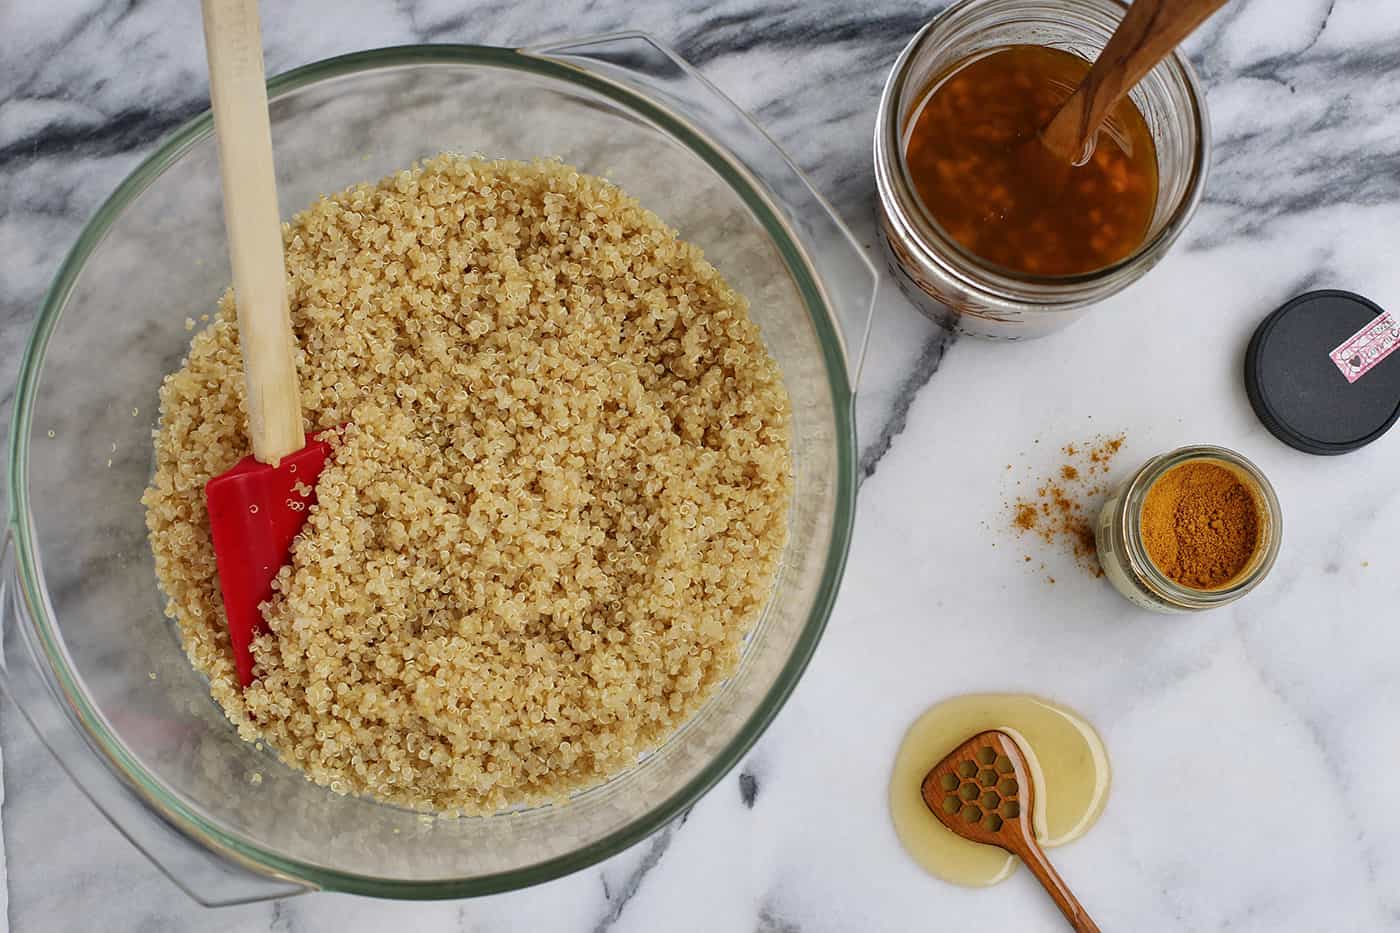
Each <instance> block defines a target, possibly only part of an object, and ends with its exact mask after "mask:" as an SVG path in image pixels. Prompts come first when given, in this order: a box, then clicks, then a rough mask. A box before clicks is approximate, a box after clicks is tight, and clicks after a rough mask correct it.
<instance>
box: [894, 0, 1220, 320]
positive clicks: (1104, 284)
mask: <svg viewBox="0 0 1400 933" xmlns="http://www.w3.org/2000/svg"><path fill="white" fill-rule="evenodd" d="M1126 9H1127V4H1125V3H1121V2H1119V0H962V2H959V3H954V4H953V5H952V6H951V7H949V8H948V9H947V10H945V11H944V12H943V13H942V14H941V15H940V16H939V17H938V18H937V19H935V20H933V22H931V23H929V24H928V25H927V26H925V27H924V28H923V29H922V30H920V31H919V33H918V34H917V35H916V36H915V37H914V39H913V41H911V42H910V43H909V45H908V46H906V47H905V49H904V51H903V53H901V54H900V56H899V59H898V61H896V62H895V65H894V69H893V70H892V71H891V72H890V77H889V80H888V81H887V82H886V84H885V91H884V94H883V95H882V97H881V99H880V109H879V113H878V115H877V117H876V123H875V182H876V188H877V191H878V195H879V220H880V226H881V230H882V234H883V235H882V237H881V240H882V241H883V243H884V247H885V253H886V259H887V261H888V263H889V267H890V271H891V273H892V276H893V278H894V279H895V281H896V282H897V283H898V284H899V287H900V289H901V290H902V291H903V292H904V294H905V295H906V296H907V297H908V298H909V300H910V301H911V302H913V304H914V306H915V307H917V308H918V309H919V310H920V311H922V312H923V313H924V314H926V315H928V316H929V317H931V318H933V319H934V320H936V321H938V322H939V323H941V324H943V325H945V326H949V327H951V328H953V329H955V330H958V331H962V332H964V333H968V334H972V335H975V336H979V337H994V338H1003V339H1018V338H1025V337H1039V336H1043V335H1045V334H1048V333H1051V332H1052V331H1056V330H1059V329H1060V328H1062V327H1064V326H1065V325H1067V324H1069V323H1070V322H1071V321H1074V320H1076V319H1077V318H1078V317H1079V316H1080V315H1081V314H1082V313H1083V312H1084V310H1085V309H1086V308H1088V307H1089V306H1090V305H1092V304H1094V303H1095V302H1098V301H1102V300H1103V299H1105V298H1107V297H1109V296H1110V295H1113V294H1115V293H1117V292H1119V291H1121V290H1122V289H1124V288H1126V287H1127V286H1128V285H1130V284H1132V283H1133V282H1135V281H1137V280H1138V279H1139V278H1141V277H1142V275H1143V274H1144V273H1146V272H1147V270H1148V269H1150V268H1152V267H1153V266H1154V265H1156V263H1157V262H1158V260H1160V259H1161V258H1162V257H1163V256H1164V255H1166V252H1167V250H1168V249H1169V248H1170V247H1171V245H1172V243H1173V242H1174V241H1175V240H1176V238H1177V237H1178V236H1179V235H1180V234H1181V231H1182V230H1183V229H1184V228H1185V226H1186V223H1187V221H1189V220H1190V218H1191V215H1192V213H1194V211H1195V209H1196V204H1197V203H1198V202H1199V201H1200V198H1201V191H1202V189H1203V187H1204V184H1205V178H1206V167H1207V162H1208V160H1209V150H1210V130H1209V125H1208V123H1207V119H1206V112H1205V103H1204V100H1203V99H1202V92H1201V89H1200V86H1199V84H1198V83H1197V80H1196V76H1195V73H1194V72H1193V71H1192V69H1191V66H1190V65H1189V64H1188V63H1187V61H1186V59H1185V58H1184V57H1183V56H1182V55H1181V54H1180V53H1178V52H1173V53H1172V54H1170V55H1168V56H1167V57H1166V58H1165V59H1164V60H1163V61H1162V62H1161V63H1159V64H1158V65H1157V66H1156V67H1155V68H1153V69H1152V71H1150V72H1149V73H1148V74H1147V76H1146V77H1145V78H1143V80H1142V81H1140V82H1139V83H1138V85H1137V86H1136V87H1135V88H1133V90H1132V92H1131V95H1130V96H1131V97H1132V100H1133V103H1135V104H1136V105H1137V108H1138V110H1139V111H1141V113H1142V116H1143V118H1144V119H1145V120H1146V122H1147V126H1148V129H1149V130H1150V131H1151V133H1152V140H1153V143H1154V145H1155V147H1156V152H1157V180H1158V189H1157V202H1156V207H1155V210H1154V213H1153V215H1152V220H1151V223H1150V224H1149V225H1148V230H1147V235H1146V237H1145V238H1144V239H1143V242H1142V244H1141V245H1140V246H1139V247H1138V248H1137V249H1136V250H1135V251H1134V252H1133V253H1131V254H1130V255H1128V256H1127V257H1126V258H1124V259H1122V260H1120V261H1119V262H1116V263H1114V264H1113V265H1110V266H1107V267H1105V268H1102V269H1098V270H1096V271H1093V272H1087V273H1084V274H1081V275H1066V276H1035V275H1029V274H1020V273H1017V274H1012V273H1010V272H1008V271H1007V270H1005V269H1001V268H999V267H996V266H993V265H991V264H988V263H986V262H983V261H982V260H980V259H978V258H977V257H976V256H974V255H972V254H971V253H969V252H968V251H967V250H965V249H963V248H962V247H961V246H960V245H958V243H957V242H956V241H955V240H954V239H953V238H952V237H951V236H949V235H948V234H947V233H945V232H944V231H943V230H942V229H941V228H940V227H939V225H938V223H937V221H935V220H934V219H933V217H932V215H931V214H930V213H929V211H928V210H927V209H926V208H925V207H924V205H923V203H922V201H921V200H920V199H919V196H918V194H917V193H916V191H915V188H914V184H913V181H912V180H911V178H910V175H909V169H908V166H907V164H906V161H905V157H904V152H905V138H906V134H907V133H908V131H909V128H910V126H911V124H912V123H913V120H914V118H915V117H916V116H917V115H918V112H919V110H920V108H921V107H922V105H923V103H924V101H925V100H926V99H927V98H928V96H929V95H930V94H931V93H932V92H933V91H934V90H935V88H936V87H937V85H938V84H939V83H940V82H941V81H942V80H943V79H945V78H947V77H948V76H949V75H950V74H952V73H953V72H955V71H956V70H957V67H958V66H961V65H964V64H966V63H967V62H968V61H970V60H972V59H975V58H977V57H980V56H982V55H985V54H988V53H990V52H992V51H993V50H996V49H999V48H1002V47H1005V46H1009V45H1043V46H1049V47H1051V48H1056V49H1062V50H1065V51H1068V52H1072V53H1074V54H1075V55H1078V56H1079V57H1081V58H1085V59H1089V60H1093V59H1094V58H1095V57H1096V56H1097V55H1098V53H1099V51H1100V50H1101V49H1102V48H1103V47H1104V45H1105V44H1106V43H1107V42H1108V38H1109V36H1110V35H1111V34H1112V33H1113V29H1114V27H1115V26H1117V25H1118V22H1119V21H1120V20H1121V19H1122V18H1123V13H1124V11H1125V10H1126Z"/></svg>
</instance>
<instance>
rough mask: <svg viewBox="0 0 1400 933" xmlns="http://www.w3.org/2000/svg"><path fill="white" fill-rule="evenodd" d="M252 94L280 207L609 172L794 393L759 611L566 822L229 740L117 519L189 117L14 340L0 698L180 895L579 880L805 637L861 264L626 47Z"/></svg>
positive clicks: (730, 118) (676, 71) (671, 812)
mask: <svg viewBox="0 0 1400 933" xmlns="http://www.w3.org/2000/svg"><path fill="white" fill-rule="evenodd" d="M269 87H270V97H271V114H272V134H273V142H274V146H275V149H276V154H277V180H278V186H279V194H280V197H281V207H282V213H283V215H284V216H290V215H291V214H292V213H294V212H295V211H297V210H299V209H301V208H302V207H304V206H306V205H308V204H310V203H311V201H312V200H313V199H315V198H316V197H317V196H318V195H320V194H322V193H324V192H329V191H335V190H339V189H341V188H344V187H346V186H347V185H350V184H352V183H354V182H357V181H361V180H369V179H374V178H378V177H381V176H383V175H385V174H387V173H389V172H391V171H394V170H396V169H399V168H402V167H405V166H407V165H409V164H411V163H412V162H413V161H414V160H416V159H420V158H423V157H425V156H429V155H432V154H435V153H437V152H439V151H442V150H455V151H460V152H481V153H484V154H487V155H490V156H499V157H511V158H528V157H533V156H541V155H548V156H560V157H562V158H563V159H565V160H566V161H568V162H571V163H573V164H575V165H577V166H578V167H580V168H581V169H582V170H583V171H586V172H592V173H596V174H601V175H605V176H607V177H608V178H610V179H611V180H613V181H615V182H616V183H618V184H620V185H621V186H623V187H624V188H625V189H626V190H627V191H629V192H631V193H632V194H633V195H635V196H637V197H638V198H639V199H640V200H641V202H642V203H643V204H645V205H647V206H648V207H650V208H652V209H653V210H655V211H656V212H657V213H658V214H660V215H661V216H662V217H663V218H664V219H665V220H666V221H668V222H669V223H671V224H672V225H674V226H676V227H677V228H678V229H679V230H680V233H681V235H682V236H683V237H684V238H686V239H688V240H690V241H692V242H695V243H697V244H698V245H700V246H701V247H702V248H703V249H704V251H705V253H706V255H707V256H708V257H709V259H710V260H711V261H712V262H713V263H714V264H715V265H716V266H717V267H718V268H719V269H720V270H721V271H722V272H723V273H724V274H725V276H726V277H727V278H728V279H729V281H730V282H731V283H732V284H733V285H734V286H735V287H736V288H737V289H738V290H739V291H741V292H743V293H744V294H746V295H747V296H748V297H749V299H750V301H751V302H752V307H753V315H754V317H755V319H756V320H757V322H758V323H759V325H760V326H761V328H762V332H763V336H764V339H765V341H766V342H767V345H768V347H769V348H770V350H771V352H772V353H773V354H774V356H775V357H776V359H777V361H778V363H779V364H780V365H781V367H782V371H783V375H784V379H785V381H786V383H787V388H788V391H789V392H790V393H791V396H792V401H793V409H794V411H793V454H794V457H793V459H794V468H795V472H796V476H795V495H794V503H793V507H792V512H791V516H790V524H791V540H790V542H789V544H788V546H787V550H786V552H785V554H784V558H783V561H782V566H781V569H780V571H779V575H778V579H777V583H776V587H775V590H774V592H773V595H772V598H771V600H770V601H769V604H768V606H767V607H766V609H765V610H764V612H763V614H762V616H761V618H760V620H759V621H758V623H757V624H756V626H755V627H754V629H753V631H752V633H751V634H750V636H749V637H748V639H747V642H746V645H745V650H744V652H743V657H742V661H741V664H740V667H739V669H738V671H737V672H736V673H735V675H734V676H733V677H731V678H730V679H729V680H728V681H727V682H726V683H724V684H723V685H722V686H721V687H720V689H719V690H718V691H717V692H716V694H715V696H714V697H713V698H712V699H711V700H710V701H709V702H708V703H707V704H706V705H705V706H704V707H703V708H702V709H701V711H700V712H699V713H698V714H697V715H696V716H695V717H694V718H693V719H691V720H690V721H689V722H688V723H686V725H685V726H684V727H682V728H681V729H680V730H679V731H678V732H677V733H676V734H675V735H674V736H672V737H671V738H670V739H669V740H668V741H667V742H666V743H665V744H664V745H662V746H661V747H660V748H658V749H656V750H654V751H653V752H652V753H650V754H649V755H647V756H645V757H644V758H643V759H642V760H641V761H639V762H638V763H637V765H636V766H635V767H633V768H632V769H631V770H629V771H627V772H625V773H624V774H621V775H619V776H618V777H616V778H614V779H613V780H611V781H609V782H608V783H606V784H604V785H602V786H599V787H596V788H593V789H591V790H589V791H587V792H584V793H582V794H579V795H578V796H576V797H574V798H572V799H570V800H569V801H567V802H565V803H562V804H557V805H552V806H545V807H538V808H532V809H528V810H522V811H519V812H511V813H505V814H500V815H495V816H490V817H485V818H472V819H432V818H425V817H423V816H420V815H419V814H417V813H413V812H409V811H407V810H403V809H399V808H396V807H393V806H388V805H384V804H380V803H376V802H374V801H372V800H368V799H362V798H355V797H343V796H337V795H335V794H333V793H331V792H330V791H328V790H326V789H325V788H322V787H319V786H316V785H314V784H311V783H309V782H308V781H306V780H305V779H304V778H303V777H302V775H301V774H300V773H298V772H296V771H293V770H291V769H290V768H287V767H286V766H284V765H282V764H280V763H279V762H278V761H277V760H276V759H275V757H274V756H273V755H272V754H271V753H270V752H269V751H267V750H265V749H262V748H259V747H256V746H254V745H250V744H246V743H244V742H242V741H240V740H239V739H238V737H237V735H236V734H235V733H234V730H233V729H232V728H231V727H230V725H229V724H228V722H227V721H226V720H225V719H224V717H223V714H222V712H221V711H220V709H219V708H218V707H217V706H216V705H215V704H214V702H213V701H212V700H211V699H210V697H209V694H208V691H207V685H206V683H205V681H204V678H203V677H202V676H201V675H199V674H197V673H196V672H195V671H194V670H193V669H192V668H191V667H190V665H189V664H188V663H187V661H186V659H185V656H184V652H183V651H182V650H181V647H180V643H179V639H178V637H177V634H176V631H175V629H174V627H173V624H172V623H171V622H170V621H169V620H167V619H166V618H165V616H164V615H163V613H162V605H163V600H162V597H161V595H160V593H159V591H158V589H157V587H156V582H155V573H154V569H153V564H152V558H151V554H150V550H149V547H148V546H147V542H146V529H145V523H144V521H145V520H144V514H143V510H142V507H141V505H140V502H139V501H138V500H139V498H140V496H141V492H142V490H143V489H144V488H145V486H146V484H147V482H148V480H149V478H150V476H151V472H152V452H151V430H152V427H153V426H154V423H155V422H154V419H155V414H156V391H157V387H158V386H159V384H160V380H161V376H162V375H163V374H165V373H167V372H170V371H171V370H173V369H175V368H176V367H177V366H178V365H179V363H180V359H181V357H182V356H183V355H184V353H185V352H186V349H187V347H188V344H189V339H190V334H189V332H188V330H187V327H186V318H190V317H193V318H196V319H198V318H199V316H200V314H202V313H206V312H210V311H212V310H213V309H214V307H215V302H216V301H217V299H218V297H219V295H220V293H221V292H222V291H223V290H224V289H225V288H226V287H227V286H228V282H229V280H230V275H229V267H228V259H227V254H226V244H225V239H224V228H223V214H222V210H221V204H220V194H219V180H218V164H217V154H216V151H215V145H214V140H213V138H212V127H211V121H210V118H209V115H208V114H207V113H206V114H205V115H203V116H201V117H199V118H197V119H195V120H194V121H192V122H191V123H189V124H188V125H186V126H184V127H183V128H181V129H180V130H178V131H177V132H175V133H174V134H173V135H172V136H171V137H170V139H168V140H167V141H166V142H165V143H164V145H162V146H161V147H160V149H159V150H158V151H157V152H156V153H155V154H154V155H153V156H152V157H151V158H150V159H148V160H147V161H146V162H145V163H143V164H142V165H141V166H140V167H139V168H137V169H136V171H135V172H133V173H132V175H131V176H130V177H129V178H128V179H127V180H126V181H125V182H123V183H122V185H121V186H120V187H119V188H118V189H117V191H116V193H115V194H113V195H112V197H111V198H110V199H109V200H108V201H107V202H106V203H105V204H104V205H103V206H102V208H101V209H100V210H99V211H98V212H97V215H96V216H95V217H94V218H93V219H92V221H91V222H90V223H89V224H88V226H87V228H86V230H84V231H83V234H82V236H81V238H80V239H79V241H78V243H77V245H76V246H75V247H74V248H73V251H72V253H71V254H70V255H69V256H68V257H67V259H66V261H65V262H64V263H63V266H62V268H61V269H60V270H59V273H58V277H57V279H56V280H55V282H54V284H53V287H52V289H51V291H50V292H49V294H48V296H47V298H46V300H45V302H44V305H43V308H42V310H41V311H40V314H39V319H38V322H37V324H36V325H35V327H34V331H33V335H32V337H31V339H30V342H29V345H28V349H27V351H26V353H25V356H24V361H23V365H22V370H21V374H20V379H19V384H18V387H17V390H16V395H15V403H14V405H15V407H14V413H13V421H12V427H11V439H10V456H9V485H8V494H9V509H8V525H7V533H8V539H7V542H6V548H5V558H4V559H5V567H4V569H3V581H4V583H3V586H4V590H3V607H4V614H5V618H4V620H3V625H4V642H3V646H4V670H3V678H0V679H2V680H3V682H4V686H5V689H6V690H7V691H8V692H9V693H10V695H11V696H12V697H13V698H14V700H15V701H16V703H17V705H18V706H19V707H20V708H21V710H22V711H23V712H24V714H25V716H26V717H27V718H28V719H29V720H30V721H31V723H32V724H33V725H34V726H35V728H36V730H37V731H38V733H39V735H40V737H41V738H42V739H43V740H44V742H45V744H47V745H48V746H49V748H50V749H51V750H52V751H53V752H54V754H55V755H56V756H57V757H58V759H59V760H60V761H61V762H62V764H63V766H64V767H65V768H66V769H67V770H68V772H69V773H70V774H71V775H72V776H73V777H74V779H75V780H76V781H77V782H78V784H79V785H80V786H81V787H82V788H83V790H84V791H85V792H86V793H87V794H88V796H89V797H91V798H92V799H93V801H94V802H95V803H96V804H97V805H98V806H99V807H100V808H101V809H102V810H103V812H105V813H106V814H107V816H108V817H109V818H110V819H111V820H112V821H113V822H114V823H115V824H116V825H117V826H118V828H119V829H121V831H122V832H123V833H125V834H126V835H127V837H128V838H129V839H131V841H132V842H133V843H135V844H136V845H137V846H139V847H140V848H141V849H142V850H143V851H144V852H146V853H147V855H149V856H150V857H151V858H152V859H153V860H154V861H155V862H156V863H157V864H158V865H159V866H160V867H161V868H162V869H163V870H164V871H165V872H166V873H167V874H169V875H170V876H171V878H172V879H174V880H175V881H176V883H178V884H179V885H180V886H181V887H183V888H184V889H185V890H186V891H187V892H189V893H190V894H191V895H192V896H193V897H195V898H196V899H198V900H200V901H201V902H203V903H207V904H222V903H235V902H240V901H248V900H255V899H259V898H266V897H274V896H281V895H286V894H291V893H296V892H298V891H302V890H307V889H310V888H329V889H336V890H342V891H350V892H355V893H360V894H369V895H377V896H383V897H405V898H429V897H463V896H468V895H477V894H485V893H490V892H495V891H502V890H506V889H511V888H518V887H522V886H525V885H529V884H534V883H537V882H540V881H544V880H547V879H549V878H553V877H556V876H558V875H562V874H564V873H566V872H570V871H574V870H576V869H579V868H581V867H583V866H586V865H589V864H592V863H594V862H597V861H599V860H600V859H603V858H605V857H606V856H608V855H611V854H612V853H615V852H617V851H619V850H621V849H623V848H624V847H626V846H628V845H631V844H632V843H635V842H637V841H638V840H640V839H642V838H643V837H645V836H646V835H647V834H648V833H650V832H652V831H653V830H656V829H657V828H659V827H661V826H662V825H664V824H665V823H666V822H667V821H668V820H670V819H672V818H673V817H675V816H676V815H677V814H679V813H680V812H681V811H682V810H683V809H685V808H686V807H688V806H690V805H691V804H692V803H694V802H695V800H696V799H697V798H698V797H699V796H700V795H701V794H702V793H704V792H705V791H706V790H707V789H708V788H709V787H711V786H712V785H713V784H714V783H715V782H716V781H717V780H719V779H720V778H721V777H722V776H723V775H724V774H725V773H726V772H727V771H729V769H730V768H732V767H733V766H734V765H735V764H736V763H737V762H738V761H739V759H740V757H741V756H742V755H743V754H744V752H745V751H746V750H747V749H748V748H749V747H750V746H751V745H752V744H753V742H754V741H755V740H756V739H757V738H758V736H759V734H760V733H761V732H762V731H763V729H764V727H765V726H767V724H768V723H769V722H770V721H771V720H772V718H773V716H774V715H775V714H776V713H777V711H778V708H779V707H780V706H781V705H782V703H783V701H784V700H785V699H786V698H787V696H788V694H789V693H790V692H791V690H792V688H793V686H794V685H795V683H796V681H797V678H798V676H799V675H800V674H801V673H802V670H803V668H804V666H805V665H806V664H807V661H808V658H809V657H810V656H811V654H812V651H813V649H814V648H815V647H816V643H817V640H818V638H819V636H820V635H821V631H822V628H823V626H824V624H825V622H826V618H827V615H828V613H829V612H830V610H831V604H832V601H833V599H834V598H835V595H836V590H837V585H838V583H839V581H840V578H841V572H842V569H843V567H844V564H845V559H846V550H847V546H848V544H849V540H850V532H851V521H852V513H853V508H854V501H855V485H856V479H855V463H856V446H855V431H854V426H853V422H852V402H853V395H852V393H853V385H854V383H855V381H856V378H857V366H858V359H859V355H860V350H861V347H862V346H863V343H864V336H865V331H866V325H867V324H868V321H869V314H870V307H871V301H872V298H873V292H874V289H875V283H876V274H875V271H874V270H873V268H872V267H871V265H870V263H869V262H868V261H867V260H866V259H865V258H864V256H863V254H862V251H861V250H860V249H859V247H858V245H857V244H856V242H855V241H854V240H853V239H852V237H851V236H850V234H849V232H848V231H847V230H846V229H845V228H844V227H843V226H842V224H841V223H840V221H839V220H838V219H837V218H836V217H835V216H834V215H833V213H832V212H831V210H830V209H829V208H828V207H827V206H826V205H825V203H824V202H823V201H822V200H821V199H820V198H819V197H818V196H817V195H816V194H815V193H814V192H813V191H812V189H811V187H810V186H809V185H808V184H807V182H806V181H805V180H804V179H803V177H802V176H801V174H800V173H799V172H798V171H797V170H796V169H795V168H794V167H793V166H792V164H791V163H790V162H789V161H788V160H787V158H786V157H785V156H784V155H783V153H782V152H781V151H780V150H779V149H778V148H777V146H776V145H775V144H774V143H773V142H772V141H771V140H770V139H769V138H768V137H767V136H765V135H764V134H763V133H762V132H761V131H760V130H759V129H758V128H757V127H756V126H755V125H754V124H753V123H752V122H751V121H750V120H749V119H748V118H747V117H746V116H745V115H744V114H743V113H742V112H741V111H739V110H738V109H737V108H736V107H735V106H734V105H733V104H732V103H730V102H729V101H728V100H727V99H725V98H724V97H723V96H722V95H721V94H719V92H718V91H716V90H715V89H714V88H713V87H712V86H711V85H709V84H708V83H707V82H706V81H705V80H704V79H703V78H701V77H700V76H699V75H698V74H697V73H696V72H695V71H694V70H693V69H691V68H690V67H689V66H687V65H686V64H685V63H684V62H682V61H681V60H680V59H678V58H677V57H676V56H675V55H673V54H671V53H670V52H668V51H667V50H666V49H664V48H663V47H661V46H659V45H658V44H657V43H655V42H654V41H652V40H650V39H648V38H647V37H645V36H642V35H638V34H628V35H621V36H611V37H604V38H601V39H591V40H584V41H580V42H570V43H565V44H558V45H552V46H549V47H545V48H535V49H527V50H511V49H499V48H482V47H472V46H425V47H412V48H396V49H383V50H379V51H372V52H364V53H359V54H355V55H349V56H345V57H342V58H336V59H331V60H329V61H325V62H321V63H318V64H315V65H310V66H308V67H306V68H302V69H300V70H297V71H295V72H292V73H290V74H286V75H283V76H281V77H279V78H275V79H273V80H272V81H271V82H270V83H269ZM843 334H844V335H845V337H843ZM255 775H256V776H260V777H257V778H255Z"/></svg>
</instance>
